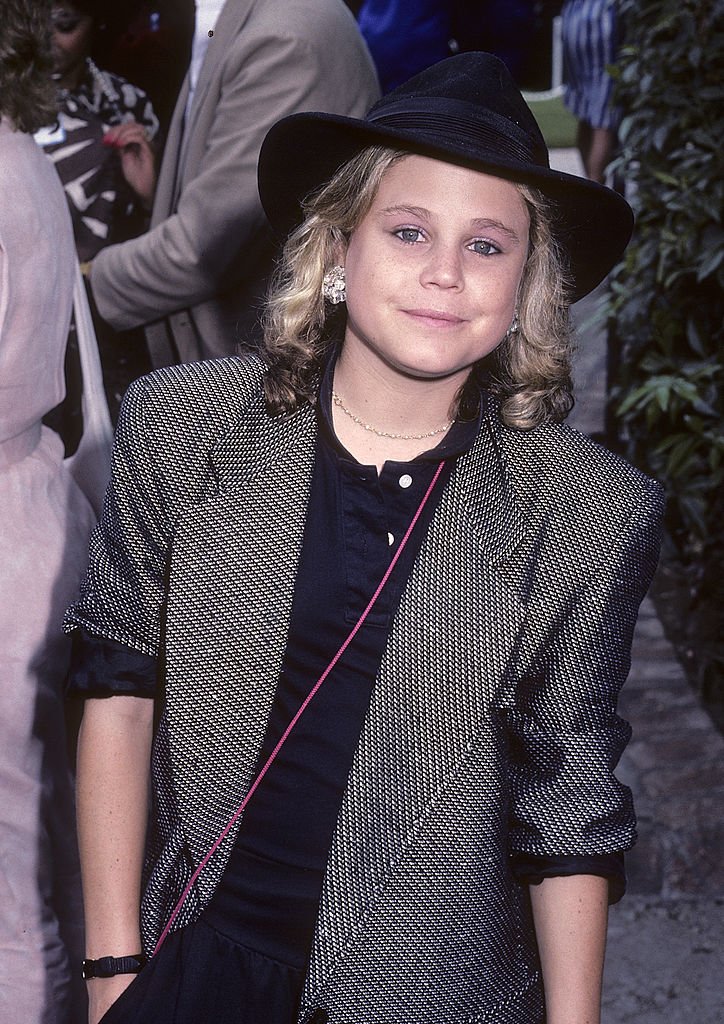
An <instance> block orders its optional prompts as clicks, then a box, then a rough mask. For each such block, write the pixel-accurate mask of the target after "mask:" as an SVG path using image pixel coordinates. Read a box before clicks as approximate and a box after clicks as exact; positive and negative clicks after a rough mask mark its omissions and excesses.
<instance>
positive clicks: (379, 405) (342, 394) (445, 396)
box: [332, 349, 463, 470]
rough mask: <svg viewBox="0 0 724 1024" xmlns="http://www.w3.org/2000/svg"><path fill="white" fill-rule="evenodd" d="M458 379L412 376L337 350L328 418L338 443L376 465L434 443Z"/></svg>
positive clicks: (449, 415) (446, 423)
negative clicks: (331, 422)
mask: <svg viewBox="0 0 724 1024" xmlns="http://www.w3.org/2000/svg"><path fill="white" fill-rule="evenodd" d="M462 383H463V380H462V379H457V377H456V378H452V377H451V378H445V379H444V380H440V379H430V380H427V379H417V378H408V377H405V376H404V375H403V374H401V373H397V372H396V371H393V370H389V372H387V371H386V368H383V367H378V366H376V365H375V364H374V362H373V361H371V360H370V361H366V360H364V359H362V360H359V359H357V360H355V359H353V358H352V359H351V358H349V356H347V357H345V351H344V349H342V352H341V353H340V355H339V358H338V360H337V364H336V366H335V370H334V385H333V389H334V395H335V398H334V401H333V403H332V420H333V423H334V430H335V433H336V435H337V437H338V438H339V441H340V442H341V444H343V445H344V447H345V448H346V449H347V451H348V452H349V453H350V454H351V455H353V456H354V457H355V459H357V460H358V461H359V462H361V463H363V464H365V465H375V466H377V469H378V470H381V469H382V467H383V465H384V463H385V462H386V461H388V460H392V461H396V462H408V461H410V460H411V459H414V458H415V457H416V456H417V455H420V454H421V453H422V452H425V451H429V449H430V448H434V447H435V445H436V444H439V443H440V441H441V440H442V439H443V437H444V436H445V434H446V433H447V431H448V430H449V429H450V427H451V426H452V424H453V422H454V421H455V405H456V396H457V392H458V390H459V388H460V386H461V384H462ZM391 435H392V436H391Z"/></svg>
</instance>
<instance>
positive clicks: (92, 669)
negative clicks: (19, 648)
mask: <svg viewBox="0 0 724 1024" xmlns="http://www.w3.org/2000/svg"><path fill="white" fill-rule="evenodd" d="M156 668H157V662H156V658H153V657H151V656H150V655H148V654H142V653H141V652H140V651H135V650H134V649H133V648H132V647H127V646H126V645H125V644H121V643H118V642H117V641H115V640H108V639H106V638H105V637H101V636H96V635H95V634H93V633H89V632H88V631H87V630H85V629H83V628H82V627H81V628H79V629H77V630H75V631H74V633H73V647H72V652H71V663H70V671H69V674H68V683H67V685H66V696H67V697H70V698H73V697H76V698H88V697H117V696H125V697H151V698H153V697H155V696H156V675H157V672H156Z"/></svg>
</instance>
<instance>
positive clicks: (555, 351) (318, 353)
mask: <svg viewBox="0 0 724 1024" xmlns="http://www.w3.org/2000/svg"><path fill="white" fill-rule="evenodd" d="M409 155H410V154H409V153H408V152H407V151H400V150H394V149H388V148H386V147H382V146H372V147H369V148H367V149H364V150H362V152H360V153H358V154H357V155H356V156H355V157H353V158H352V159H351V160H350V161H348V162H347V163H346V164H344V166H342V167H341V168H340V169H339V170H338V171H337V172H336V174H335V175H334V177H333V178H331V179H330V180H329V181H328V182H327V183H326V184H324V185H322V186H321V187H320V188H319V189H317V190H316V191H315V192H314V193H312V194H311V195H310V196H309V197H308V198H307V200H306V202H305V203H304V214H305V216H304V220H303V221H302V223H301V224H300V225H299V227H297V228H296V229H295V230H294V231H293V232H292V233H291V234H290V236H289V238H288V240H287V243H286V245H285V247H284V250H283V252H282V256H281V260H280V262H279V265H278V268H277V271H276V274H275V276H274V278H273V280H272V283H271V287H270V291H269V296H268V299H267V303H266V307H265V315H264V338H263V342H262V348H261V355H262V358H263V359H264V360H265V362H266V363H267V367H268V370H267V373H266V374H265V378H264V392H265V399H266V404H267V408H268V409H269V411H270V413H272V414H273V415H277V414H280V413H288V412H292V411H293V410H294V409H297V408H299V406H300V405H302V404H303V403H304V402H313V401H315V400H316V394H317V387H318V382H319V376H320V372H321V369H322V367H323V365H324V362H325V360H326V357H327V354H328V352H329V351H330V348H331V347H332V346H333V345H334V344H336V343H337V341H338V340H339V339H340V338H341V337H342V335H343V333H344V322H345V313H344V306H343V305H340V306H331V305H329V303H327V302H325V299H324V297H323V295H322V283H323V280H324V275H325V274H326V273H327V271H328V270H329V269H330V268H331V267H333V266H334V265H335V264H336V263H337V262H338V261H339V253H340V251H343V250H344V248H345V245H346V242H347V240H348V239H349V237H350V235H351V234H352V232H353V231H354V230H355V228H356V227H357V226H358V224H360V222H361V221H362V220H363V218H364V217H365V215H366V213H367V212H368V210H369V209H370V206H371V205H372V202H373V200H374V197H375V195H376V193H377V189H378V187H379V184H380V181H381V180H382V176H383V175H384V173H385V171H386V170H387V169H388V168H389V167H391V166H392V165H393V164H394V163H396V162H397V161H398V160H402V159H404V158H405V157H406V156H409ZM515 184H516V187H517V188H518V189H519V191H520V193H521V195H522V197H523V199H524V201H525V203H526V205H527V207H528V212H529V215H530V233H529V246H528V258H527V261H526V264H525V268H524V270H523V277H522V279H521V285H520V292H519V302H518V320H519V329H518V330H517V331H514V332H509V333H508V334H507V335H506V336H505V338H504V339H503V340H502V341H501V344H500V345H499V346H498V347H497V349H496V350H495V351H494V352H493V353H492V354H491V355H490V356H487V357H486V358H485V359H483V360H481V361H480V362H479V363H477V364H476V365H475V367H474V368H473V371H472V372H471V374H470V377H469V378H468V380H467V382H466V383H465V384H464V385H463V387H462V388H461V390H460V393H459V395H458V409H457V415H458V417H459V418H461V419H471V418H473V417H474V416H475V415H476V414H477V410H478V406H479V401H480V399H479V395H480V386H481V385H482V386H485V387H487V389H488V390H489V391H492V392H493V393H494V394H495V395H496V396H497V397H498V399H499V401H500V415H501V419H502V421H503V422H504V423H505V424H506V425H507V426H510V427H515V428H518V429H522V430H530V429H531V428H533V427H536V426H539V425H540V424H541V423H544V422H547V421H554V422H560V421H561V420H563V419H565V417H566V416H567V415H568V413H569V412H570V410H571V408H572V406H573V397H572V386H571V373H570V354H571V332H570V325H569V315H568V314H569V305H570V303H569V300H568V298H567V294H568V277H567V271H566V264H565V258H564V254H563V253H562V252H561V250H560V247H559V245H558V244H557V242H556V239H555V235H554V233H553V230H552V226H551V225H552V220H553V210H552V209H551V205H550V203H549V201H548V200H547V199H546V198H545V197H544V196H543V195H542V194H541V193H540V192H538V191H537V190H536V189H533V188H530V187H529V186H527V185H521V184H518V183H515Z"/></svg>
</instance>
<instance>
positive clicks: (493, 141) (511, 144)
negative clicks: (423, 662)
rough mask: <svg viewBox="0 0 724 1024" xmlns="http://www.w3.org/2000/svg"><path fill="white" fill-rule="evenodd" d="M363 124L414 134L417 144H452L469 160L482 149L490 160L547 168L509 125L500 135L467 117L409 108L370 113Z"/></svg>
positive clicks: (544, 161) (512, 125) (509, 123)
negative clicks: (516, 162)
mask: <svg viewBox="0 0 724 1024" xmlns="http://www.w3.org/2000/svg"><path fill="white" fill-rule="evenodd" d="M367 121H368V123H369V124H375V125H379V126H382V127H385V128H393V129H394V130H395V131H400V132H414V133H415V135H416V138H415V140H414V141H416V142H418V143H419V144H421V145H425V144H428V145H431V146H437V147H439V146H441V145H443V144H444V145H446V146H450V145H452V147H453V148H454V149H455V150H456V151H457V152H458V153H460V152H462V151H465V150H469V152H470V156H471V158H473V159H480V158H481V157H482V156H483V155H485V154H484V153H481V152H480V147H482V148H483V150H484V151H485V153H487V154H490V155H491V156H493V157H502V158H503V159H509V160H515V161H518V162H519V163H525V164H530V163H535V164H537V165H538V166H539V167H546V168H547V167H548V161H547V160H541V157H540V155H536V153H535V147H533V146H531V145H529V144H526V142H523V141H522V139H521V138H520V136H521V135H522V134H523V133H522V132H520V130H519V129H517V126H516V125H515V124H513V123H512V122H507V124H506V130H505V132H501V131H500V129H498V128H495V127H493V126H491V125H488V124H483V123H482V122H480V121H473V120H471V119H470V118H467V117H455V115H451V114H448V113H445V114H438V113H435V112H434V111H430V110H411V109H409V108H408V109H407V110H405V111H404V112H402V111H400V112H399V113H394V114H391V113H387V114H377V115H375V114H371V115H369V116H368V118H367ZM508 125H509V128H508ZM513 132H516V133H517V134H518V135H519V138H517V139H516V138H515V137H513Z"/></svg>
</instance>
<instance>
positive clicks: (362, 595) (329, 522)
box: [69, 366, 625, 967]
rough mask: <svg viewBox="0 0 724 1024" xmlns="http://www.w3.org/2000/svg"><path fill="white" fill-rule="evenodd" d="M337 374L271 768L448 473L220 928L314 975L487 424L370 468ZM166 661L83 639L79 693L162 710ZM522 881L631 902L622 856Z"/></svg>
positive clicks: (251, 818) (248, 831) (257, 806)
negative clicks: (390, 711) (405, 669)
mask: <svg viewBox="0 0 724 1024" xmlns="http://www.w3.org/2000/svg"><path fill="white" fill-rule="evenodd" d="M331 371H332V368H331V366H330V368H329V369H328V371H327V373H326V374H325V377H324V380H323V383H322V390H321V394H320V403H319V427H320V429H319V432H318V442H317V450H316V457H315V464H314V471H313V476H312V484H311V492H310V501H309V512H308V515H307V519H306V526H305V532H304V539H303V545H302V552H301V557H300V566H299V572H298V574H297V583H296V587H295V593H294V599H293V604H292V611H291V618H290V628H289V639H288V643H287V648H286V653H285V657H284V662H283V666H282V671H281V674H280V679H279V684H278V687H277V692H276V695H275V699H274V702H273V706H272V711H271V715H270V719H269V723H268V727H267V732H266V735H265V738H264V742H263V748H262V752H261V754H260V759H259V765H258V767H259V768H260V767H261V766H262V765H263V764H264V762H265V761H266V758H267V757H268V755H269V753H270V752H271V750H272V749H273V748H274V745H275V744H276V742H277V740H278V738H279V736H280V735H281V733H282V732H283V730H284V729H285V728H286V726H287V724H288V723H289V721H290V719H291V718H292V717H293V715H294V713H295V712H296V710H297V709H298V707H299V706H300V704H301V703H302V701H303V700H304V698H305V696H306V695H307V693H308V692H309V690H310V689H311V688H312V687H313V685H314V684H315V682H316V681H317V679H318V678H319V676H320V675H321V673H322V672H323V670H324V669H325V668H326V666H327V664H328V663H329V661H330V660H331V659H332V657H333V655H334V654H335V653H336V651H337V650H338V648H339V647H340V646H341V644H342V642H343V641H344V640H345V639H346V637H347V634H348V633H349V632H350V630H351V629H352V627H353V626H354V624H355V623H356V621H357V619H358V618H359V616H360V614H361V613H362V611H363V610H364V608H365V606H366V604H367V602H368V600H369V598H370V597H371V596H372V594H373V593H374V590H375V588H376V587H377V584H378V583H379V581H380V579H381V578H382V576H383V575H384V572H385V570H386V568H387V566H388V564H389V561H390V558H391V557H392V554H393V553H394V551H395V549H396V547H397V545H398V544H399V542H400V540H401V538H402V536H403V534H404V533H405V530H406V529H407V526H408V525H409V523H410V521H411V519H412V517H413V515H414V513H415V511H416V510H417V508H418V505H419V504H420V501H421V499H422V496H423V495H424V493H425V491H426V489H427V487H428V486H429V484H430V482H431V480H432V477H433V475H434V473H435V469H436V468H437V466H438V464H439V462H440V461H442V460H444V461H445V467H444V469H443V471H442V473H441V476H440V479H439V480H438V482H437V484H436V486H435V489H434V491H433V493H432V495H431V496H430V499H429V500H428V503H427V505H426V507H425V510H424V512H423V514H422V516H421V518H420V520H419V521H418V523H417V526H416V527H415V530H414V531H413V533H412V535H411V537H410V539H409V541H408V544H407V546H406V548H405V550H404V551H403V554H402V556H401V558H400V560H399V562H398V564H397V565H396V567H395V569H394V571H393V573H392V576H391V577H390V580H389V581H388V583H387V585H386V587H385V589H384V590H383V591H382V594H381V595H380V597H379V599H378V601H377V603H376V605H375V607H374V609H373V611H372V612H371V613H370V615H369V617H368V619H367V620H366V622H365V624H364V626H363V627H362V629H361V630H360V631H359V632H358V634H357V636H356V637H355V639H354V641H353V642H352V644H351V645H350V647H349V648H348V649H347V651H346V652H345V654H344V656H343V657H342V658H341V659H340V661H339V662H338V664H337V665H336V667H335V669H334V671H333V673H332V674H331V675H330V676H329V677H328V678H327V680H326V681H325V682H324V684H323V685H322V687H321V688H320V690H319V692H318V693H317V694H316V696H315V697H314V699H313V701H312V702H311V704H310V705H309V707H308V709H307V710H306V711H305V713H304V715H303V716H302V718H301V719H300V721H299V722H298V724H297V726H296V727H295V729H294V730H293V731H292V733H291V735H290V737H289V739H288V740H287V741H286V743H285V744H284V746H283V748H282V750H281V752H280V753H279V755H278V756H277V758H276V760H275V762H274V764H273V766H272V768H271V769H270V770H269V772H268V773H267V775H266V777H265V779H264V782H263V784H262V785H261V786H260V787H259V789H258V790H257V791H256V793H255V794H254V797H253V798H252V800H251V801H250V803H249V807H248V808H247V810H246V811H245V814H244V818H243V819H242V823H241V826H240V829H239V833H238V837H237V841H236V844H235V846H234V849H233V851H232V854H231V857H230V860H229V863H228V865H227V869H226V871H225V873H224V876H223V878H222V880H221V883H220V885H219V888H218V889H217V892H216V894H215V896H214V898H213V900H212V902H211V905H210V906H209V908H207V911H206V912H205V914H206V916H207V917H208V919H209V922H210V923H214V921H215V920H221V919H222V918H223V919H228V918H229V916H230V911H231V909H232V908H233V917H234V919H235V920H236V921H237V922H239V921H241V922H243V925H242V926H241V935H239V932H238V928H237V939H238V941H242V942H243V943H244V944H245V945H248V946H249V947H250V948H252V949H255V950H257V951H259V952H261V953H265V954H266V955H268V956H271V957H273V958H274V959H276V960H281V961H283V962H286V963H289V964H290V965H292V966H299V967H303V966H304V965H305V964H306V962H307V960H308V956H309V951H310V948H311V942H312V935H313V930H314V925H315V921H316V915H317V910H318V905H319V896H320V890H321V885H322V878H323V873H324V868H325V866H326V861H327V856H328V852H329V848H330V844H331V838H332V833H333V830H334V826H335V822H336V819H337V815H338V813H339V808H340V804H341V800H342V795H343V792H344V788H345V784H346V780H347V776H348V774H349V770H350V767H351V764H352V758H353V756H354V751H355V749H356V747H357V743H358V740H359V735H360V731H361V729H362V725H363V722H364V717H365V714H366V712H367V708H368V705H369V701H370V697H371V694H372V689H373V686H374V680H375V678H376V676H377V673H378V670H379V667H380V662H381V660H382V656H383V653H384V648H385V644H386V641H387V636H388V634H389V630H390V627H391V624H392V619H393V616H394V614H395V611H396V609H397V606H398V603H399V600H400V597H401V594H402V590H403V587H404V584H405V582H406V580H407V578H408V576H409V573H410V570H411V568H412V563H413V561H414V559H415V556H416V554H417V552H418V550H419V547H420V544H421V543H422V540H423V538H424V535H425V532H426V529H427V526H428V525H429V523H430V520H431V518H432V516H433V514H434V510H435V507H436V505H437V502H438V501H439V499H440V496H441V494H442V491H443V489H444V486H445V482H446V480H447V479H448V477H449V475H450V473H451V472H452V471H453V468H454V463H455V459H456V458H457V457H458V456H459V455H460V454H462V453H463V452H464V451H466V450H467V449H468V448H469V447H470V446H471V445H472V443H473V441H474V439H475V437H476V435H477V433H478V430H479V421H477V420H476V421H472V422H467V423H456V424H454V426H453V427H452V428H451V430H450V431H449V432H448V434H447V435H446V437H445V438H444V440H443V441H442V442H441V443H440V444H439V445H437V446H436V447H435V448H433V449H432V450H430V451H428V452H425V453H424V454H422V455H420V456H418V457H417V458H416V459H414V460H413V461H411V462H406V463H402V462H390V461H388V462H386V463H385V465H384V467H383V469H382V472H381V473H379V474H378V472H377V469H376V467H374V466H363V465H361V464H360V463H358V462H356V461H355V459H354V458H353V457H352V456H351V455H350V454H349V453H348V452H347V451H346V450H345V449H344V448H343V447H342V446H341V445H340V443H339V442H338V440H337V438H336V436H335V434H334V430H333V428H332V420H331V380H332V372H331ZM155 677H156V663H155V659H153V658H149V657H148V656H146V655H142V654H139V653H138V652H136V651H132V650H130V649H129V648H127V647H124V646H123V645H121V644H118V643H116V642H114V641H109V640H105V639H103V638H100V637H94V636H91V635H89V634H88V633H86V632H85V631H83V630H81V631H79V634H78V635H77V640H76V643H75V656H74V665H73V669H72V674H71V679H70V684H69V692H70V693H71V694H72V695H76V696H83V697H89V696H93V697H99V696H109V695H111V694H132V695H137V696H143V695H146V696H153V695H154V693H155V689H156V679H155ZM512 867H513V870H514V872H515V873H516V875H517V876H518V877H519V879H520V880H521V881H527V882H532V883H537V882H539V881H541V880H542V879H543V878H544V877H549V876H552V875H570V874H579V873H586V874H598V875H603V876H605V877H607V878H609V880H610V882H611V885H610V890H611V898H612V900H615V899H618V898H620V896H621V895H623V891H624V889H625V875H624V869H623V854H620V853H615V854H604V855H598V856H590V857H555V858H543V857H528V856H517V855H516V856H514V858H513V862H512Z"/></svg>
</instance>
